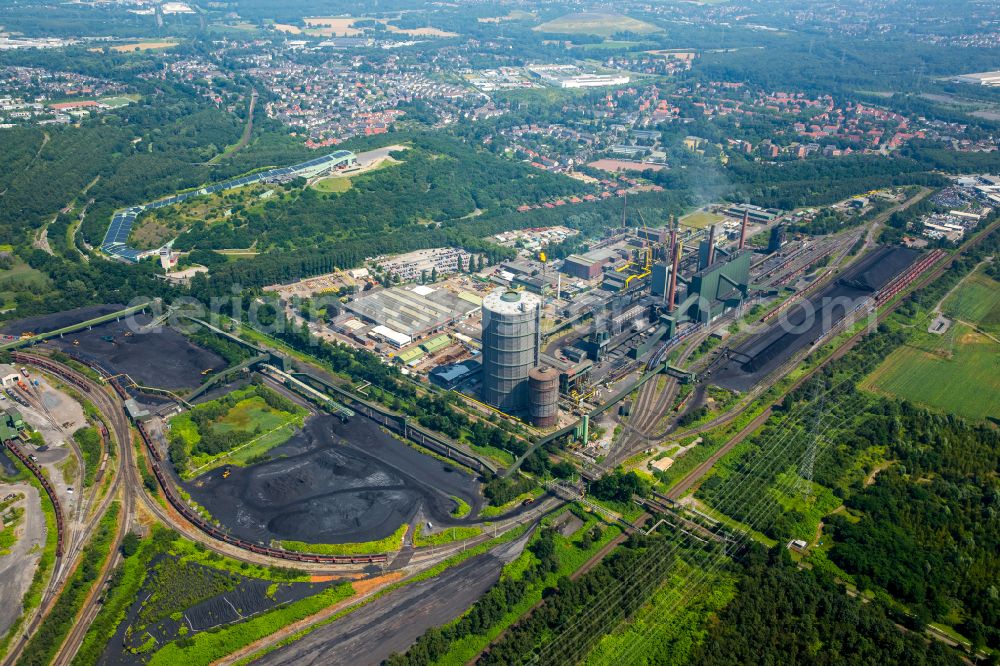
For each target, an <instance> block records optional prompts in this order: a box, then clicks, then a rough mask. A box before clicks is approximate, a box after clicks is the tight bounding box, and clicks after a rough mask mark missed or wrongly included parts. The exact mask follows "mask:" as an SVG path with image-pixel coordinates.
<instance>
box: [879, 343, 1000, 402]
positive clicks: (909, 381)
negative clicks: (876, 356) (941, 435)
mask: <svg viewBox="0 0 1000 666" xmlns="http://www.w3.org/2000/svg"><path fill="white" fill-rule="evenodd" d="M861 388H863V389H865V390H868V391H872V392H874V393H883V394H888V395H892V396H896V397H899V398H903V399H906V400H910V401H912V402H915V403H918V404H920V405H924V406H925V407H930V408H933V409H939V410H942V411H945V412H950V413H954V414H958V415H960V416H964V417H966V418H970V419H976V420H979V419H984V418H986V417H988V416H992V417H994V418H996V417H1000V344H997V343H996V342H994V341H993V340H990V339H989V338H988V337H986V336H984V335H982V334H980V333H976V332H975V331H974V330H973V329H972V328H970V327H969V326H966V325H964V324H954V325H952V327H951V328H950V329H949V330H948V332H947V333H945V334H944V335H941V336H938V335H933V334H931V333H922V334H919V335H917V336H916V337H915V339H914V340H913V341H912V342H911V343H910V344H907V345H906V346H904V347H901V348H899V349H897V350H896V351H894V352H893V353H892V354H890V355H889V357H888V358H886V359H885V361H883V362H882V364H881V365H880V366H879V367H878V368H876V370H875V372H873V373H872V374H871V375H869V376H868V377H867V378H866V379H865V380H864V382H862V383H861Z"/></svg>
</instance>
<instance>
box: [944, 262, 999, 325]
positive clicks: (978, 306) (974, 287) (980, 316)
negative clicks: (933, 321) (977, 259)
mask: <svg viewBox="0 0 1000 666" xmlns="http://www.w3.org/2000/svg"><path fill="white" fill-rule="evenodd" d="M941 309H942V311H943V312H944V313H945V314H946V315H948V316H949V317H954V318H956V319H961V320H963V321H967V322H969V323H972V324H976V325H977V326H979V327H981V328H982V329H983V330H985V331H989V332H990V333H993V332H1000V282H997V281H996V280H994V279H993V278H991V277H990V276H988V275H986V274H985V273H983V272H982V271H981V270H979V271H976V272H975V273H973V274H972V275H970V276H969V277H967V278H966V279H965V280H964V281H962V283H961V284H960V285H959V286H958V288H957V289H956V290H955V291H954V292H953V293H952V294H951V295H950V296H948V299H947V300H946V301H945V302H944V305H943V306H942V308H941Z"/></svg>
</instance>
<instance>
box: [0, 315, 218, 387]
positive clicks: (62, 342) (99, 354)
mask: <svg viewBox="0 0 1000 666" xmlns="http://www.w3.org/2000/svg"><path fill="white" fill-rule="evenodd" d="M120 309H121V307H120V306H100V308H85V309H82V310H73V311H72V312H62V313H59V314H57V315H47V316H45V317H36V318H34V319H26V320H23V321H21V322H17V323H14V324H11V325H9V326H8V327H7V330H9V331H21V332H23V331H32V332H34V333H43V332H46V331H51V330H55V329H57V328H62V327H65V326H70V325H72V324H75V323H78V322H81V321H86V320H88V319H93V318H94V317H99V316H101V315H102V314H107V312H106V311H105V310H107V311H110V312H115V311H116V310H120ZM150 321H152V318H151V317H150V316H149V315H145V314H137V315H135V316H133V317H130V318H129V320H124V319H123V320H122V321H109V322H107V323H104V324H101V325H100V326H94V327H93V328H92V329H90V330H83V331H77V332H76V333H69V334H67V335H65V336H63V337H61V338H54V339H52V340H51V341H50V342H49V343H48V344H49V345H51V346H52V347H54V348H56V349H59V350H60V351H64V352H66V353H67V354H71V355H73V356H77V357H79V358H80V359H82V360H83V361H85V362H88V363H96V364H98V365H99V366H100V367H102V368H104V369H105V370H107V371H108V372H110V373H112V374H116V375H117V374H122V373H124V374H127V375H129V376H130V377H131V378H132V379H134V380H135V381H136V382H137V383H139V384H141V385H143V386H153V387H156V388H164V389H171V390H176V389H185V388H189V389H190V388H196V387H197V386H198V385H199V384H201V381H202V380H203V379H204V377H205V375H206V374H211V373H214V372H218V371H219V370H222V369H223V368H225V367H226V362H225V360H223V358H222V357H221V356H219V355H218V354H216V353H214V352H211V351H208V350H207V349H204V348H202V347H199V346H198V345H196V344H194V343H193V342H191V340H189V339H188V338H186V337H185V336H184V335H182V334H181V333H179V332H178V331H176V330H174V329H172V328H169V327H166V326H159V327H157V328H156V329H154V330H153V331H151V332H148V333H143V332H142V330H143V327H144V326H145V325H146V324H148V323H149V322H150ZM33 324H34V326H33ZM206 370H207V371H209V372H207V373H206V372H205V371H206Z"/></svg>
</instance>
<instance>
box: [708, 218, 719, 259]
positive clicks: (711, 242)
mask: <svg viewBox="0 0 1000 666" xmlns="http://www.w3.org/2000/svg"><path fill="white" fill-rule="evenodd" d="M716 226H718V225H715V224H713V225H712V226H710V227H709V228H708V263H707V264H705V265H706V266H711V265H712V262H714V261H715V227H716Z"/></svg>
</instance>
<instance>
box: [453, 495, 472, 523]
mask: <svg viewBox="0 0 1000 666" xmlns="http://www.w3.org/2000/svg"><path fill="white" fill-rule="evenodd" d="M451 499H452V500H453V501H454V502H455V508H454V509H452V511H451V515H453V516H455V517H456V518H465V517H466V516H467V515H469V511H471V510H472V507H470V506H469V503H468V502H466V501H465V500H464V499H462V498H461V497H456V496H455V495H452V496H451Z"/></svg>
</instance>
